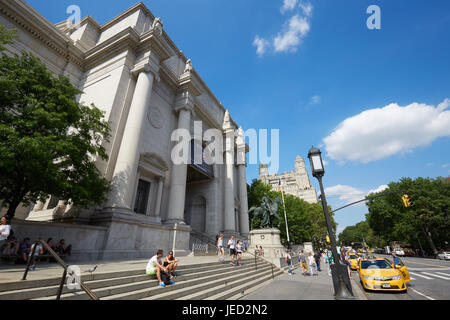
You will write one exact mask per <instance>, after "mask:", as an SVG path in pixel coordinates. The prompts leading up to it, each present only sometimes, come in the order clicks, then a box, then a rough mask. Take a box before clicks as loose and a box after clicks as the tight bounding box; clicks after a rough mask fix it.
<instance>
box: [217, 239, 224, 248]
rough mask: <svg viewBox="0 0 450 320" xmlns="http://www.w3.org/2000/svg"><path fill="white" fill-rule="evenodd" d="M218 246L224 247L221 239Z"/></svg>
mask: <svg viewBox="0 0 450 320" xmlns="http://www.w3.org/2000/svg"><path fill="white" fill-rule="evenodd" d="M217 245H218V246H219V247H223V239H219V241H218V242H217Z"/></svg>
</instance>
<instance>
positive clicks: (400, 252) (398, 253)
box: [394, 248, 405, 257]
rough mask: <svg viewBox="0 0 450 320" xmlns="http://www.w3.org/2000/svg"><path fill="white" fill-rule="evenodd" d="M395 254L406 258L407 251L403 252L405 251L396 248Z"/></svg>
mask: <svg viewBox="0 0 450 320" xmlns="http://www.w3.org/2000/svg"><path fill="white" fill-rule="evenodd" d="M394 253H395V254H396V255H397V256H399V257H404V256H405V251H403V250H402V249H400V248H395V249H394Z"/></svg>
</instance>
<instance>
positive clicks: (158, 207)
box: [155, 177, 164, 218]
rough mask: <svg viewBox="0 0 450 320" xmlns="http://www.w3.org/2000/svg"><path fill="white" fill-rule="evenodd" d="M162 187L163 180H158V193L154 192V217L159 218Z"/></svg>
mask: <svg viewBox="0 0 450 320" xmlns="http://www.w3.org/2000/svg"><path fill="white" fill-rule="evenodd" d="M163 186H164V178H163V177H159V178H158V191H157V192H156V204H155V217H157V218H159V217H160V213H161V201H162V192H163Z"/></svg>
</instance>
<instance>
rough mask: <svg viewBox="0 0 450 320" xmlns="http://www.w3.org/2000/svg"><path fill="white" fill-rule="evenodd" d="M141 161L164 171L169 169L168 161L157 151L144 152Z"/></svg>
mask: <svg viewBox="0 0 450 320" xmlns="http://www.w3.org/2000/svg"><path fill="white" fill-rule="evenodd" d="M140 161H141V162H143V163H145V164H147V165H150V166H151V167H153V168H155V169H158V170H160V171H163V172H166V171H168V170H169V165H168V163H167V161H166V160H164V159H163V158H162V157H161V156H159V155H157V154H155V153H151V152H147V153H144V154H142V155H141V159H140Z"/></svg>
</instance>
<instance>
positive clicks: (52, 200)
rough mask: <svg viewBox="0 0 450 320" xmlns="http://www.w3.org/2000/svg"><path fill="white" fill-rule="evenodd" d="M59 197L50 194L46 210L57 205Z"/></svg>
mask: <svg viewBox="0 0 450 320" xmlns="http://www.w3.org/2000/svg"><path fill="white" fill-rule="evenodd" d="M58 202H59V198H57V197H55V196H51V198H50V201H49V202H48V206H47V210H49V209H54V208H56V206H57V205H58Z"/></svg>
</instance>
